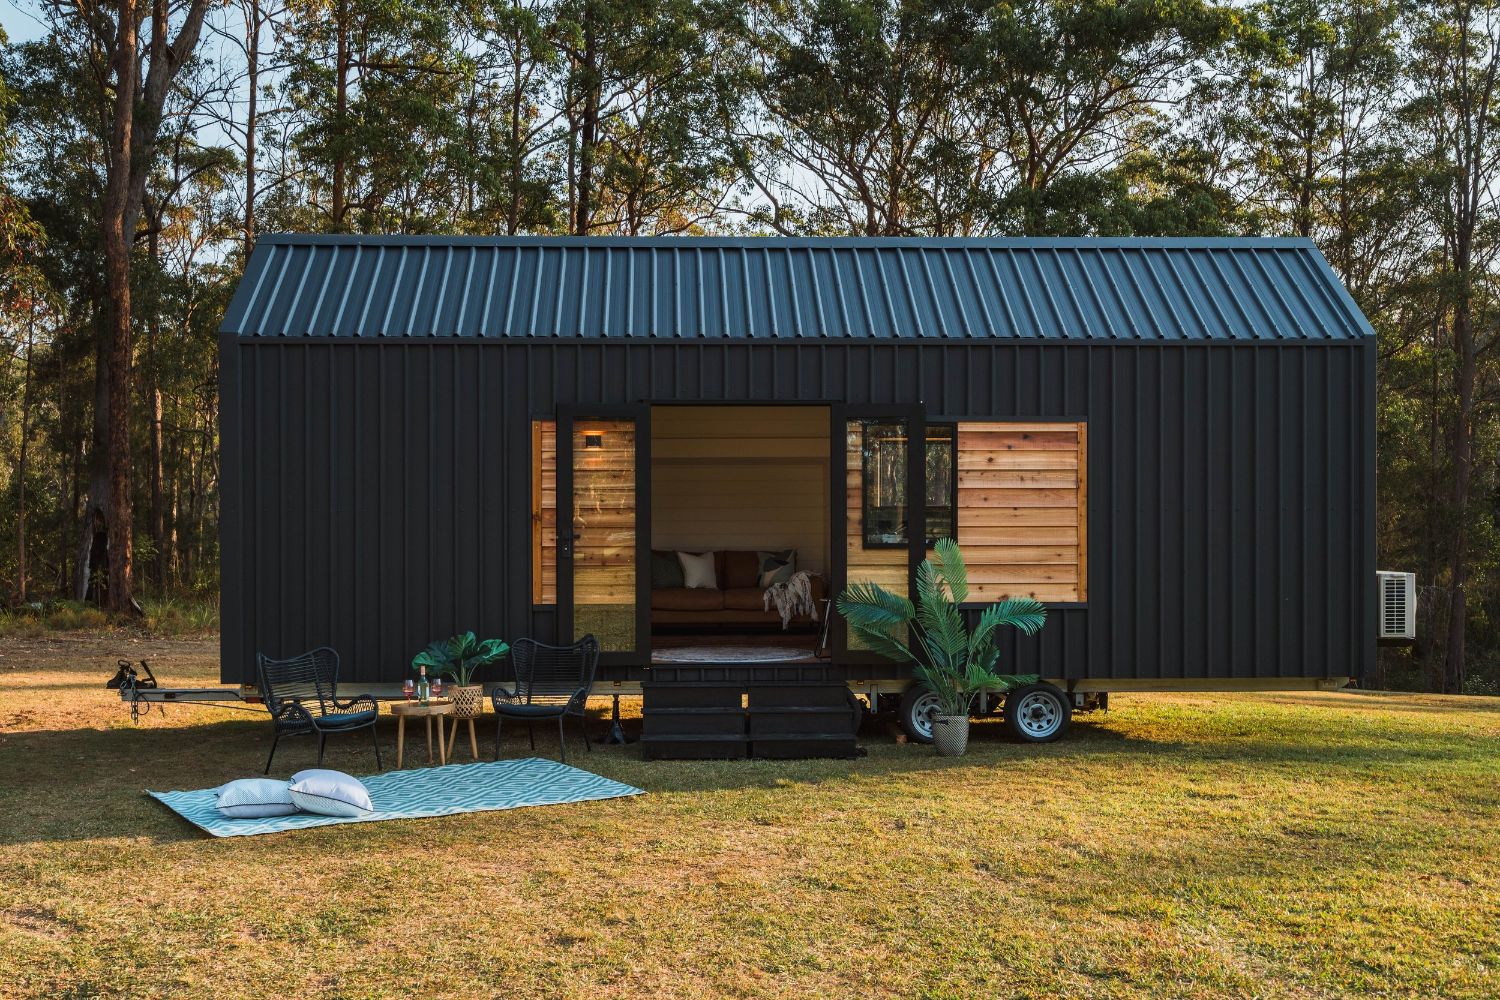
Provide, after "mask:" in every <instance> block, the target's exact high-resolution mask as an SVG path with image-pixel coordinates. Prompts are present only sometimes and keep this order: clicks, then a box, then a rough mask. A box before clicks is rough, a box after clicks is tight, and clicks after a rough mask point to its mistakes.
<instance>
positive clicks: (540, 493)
mask: <svg viewBox="0 0 1500 1000" xmlns="http://www.w3.org/2000/svg"><path fill="white" fill-rule="evenodd" d="M531 603H532V604H556V603H557V421H555V420H533V421H532V422H531Z"/></svg>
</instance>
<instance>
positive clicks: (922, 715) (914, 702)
mask: <svg viewBox="0 0 1500 1000" xmlns="http://www.w3.org/2000/svg"><path fill="white" fill-rule="evenodd" d="M936 709H937V696H936V695H934V694H933V693H932V692H931V691H929V690H928V689H927V688H926V687H924V686H923V685H921V684H913V685H912V686H911V687H909V688H907V689H906V693H905V694H903V695H902V696H901V707H900V708H899V709H898V710H897V711H896V721H897V722H898V723H900V725H901V731H902V732H904V733H905V734H906V738H907V739H909V740H911V741H912V742H913V743H931V742H932V713H933V712H934V711H936Z"/></svg>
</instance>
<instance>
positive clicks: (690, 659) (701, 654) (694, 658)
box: [651, 637, 818, 663]
mask: <svg viewBox="0 0 1500 1000" xmlns="http://www.w3.org/2000/svg"><path fill="white" fill-rule="evenodd" d="M809 641H811V637H809ZM817 659H818V658H817V657H816V656H814V655H813V654H812V651H811V650H807V649H798V648H797V647H796V646H751V645H734V646H708V645H704V646H674V647H672V648H669V649H653V650H652V651H651V662H652V663H816V662H817Z"/></svg>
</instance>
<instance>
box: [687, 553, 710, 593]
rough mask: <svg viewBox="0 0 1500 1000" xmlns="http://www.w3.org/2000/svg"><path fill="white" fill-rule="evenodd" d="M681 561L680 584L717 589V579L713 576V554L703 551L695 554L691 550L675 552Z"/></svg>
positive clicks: (700, 588) (695, 588)
mask: <svg viewBox="0 0 1500 1000" xmlns="http://www.w3.org/2000/svg"><path fill="white" fill-rule="evenodd" d="M677 561H678V562H680V563H682V585H683V586H684V587H688V588H690V589H693V590H718V589H719V581H718V580H717V579H716V578H715V577H714V554H713V553H712V552H705V553H703V554H702V555H698V556H695V555H693V554H692V553H691V552H679V553H677Z"/></svg>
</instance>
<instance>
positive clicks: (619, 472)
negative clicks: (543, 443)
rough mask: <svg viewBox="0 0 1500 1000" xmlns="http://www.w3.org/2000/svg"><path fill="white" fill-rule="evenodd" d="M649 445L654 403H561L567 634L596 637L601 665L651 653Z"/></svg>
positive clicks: (561, 595)
mask: <svg viewBox="0 0 1500 1000" xmlns="http://www.w3.org/2000/svg"><path fill="white" fill-rule="evenodd" d="M650 451H651V433H650V408H649V407H647V406H644V405H631V406H613V407H611V406H598V407H592V408H585V407H561V408H559V411H558V420H557V497H558V510H559V517H558V537H557V602H558V608H559V611H560V612H561V623H560V624H561V629H560V630H559V631H560V637H561V638H562V640H563V641H565V642H571V641H576V640H577V639H580V638H582V637H583V636H585V635H593V636H595V637H597V638H598V640H599V643H600V648H601V650H602V652H601V662H602V663H620V664H633V665H643V664H645V663H646V662H647V661H648V660H649V659H650V631H651V630H650V590H649V587H650V578H649V577H650V573H649V567H650V555H651V554H650V537H649V535H650V528H649V526H650V498H649V492H650V490H649V483H650ZM564 512H566V515H567V516H562V515H563V513H564Z"/></svg>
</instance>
